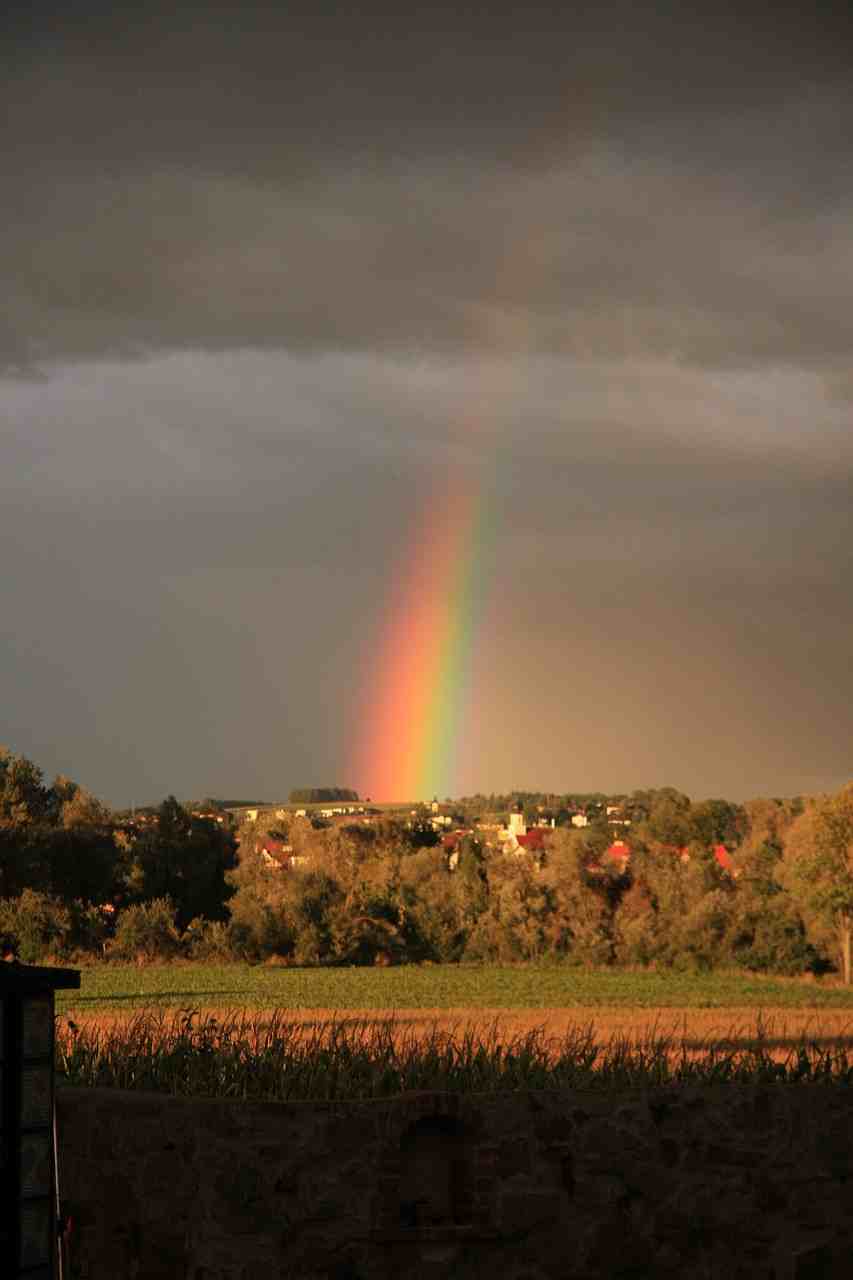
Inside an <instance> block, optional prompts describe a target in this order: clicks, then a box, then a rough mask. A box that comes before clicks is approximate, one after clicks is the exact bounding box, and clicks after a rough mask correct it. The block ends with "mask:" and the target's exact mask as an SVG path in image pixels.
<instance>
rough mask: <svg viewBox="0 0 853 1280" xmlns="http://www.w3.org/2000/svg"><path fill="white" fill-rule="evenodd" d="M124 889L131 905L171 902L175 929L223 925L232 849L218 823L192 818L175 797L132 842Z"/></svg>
mask: <svg viewBox="0 0 853 1280" xmlns="http://www.w3.org/2000/svg"><path fill="white" fill-rule="evenodd" d="M128 862H129V865H128V867H127V871H126V877H125V882H126V887H127V891H128V894H129V896H130V901H131V902H137V903H139V902H145V901H149V900H152V899H155V898H158V899H163V898H169V899H170V900H171V902H172V903H173V905H174V908H175V911H176V918H177V923H178V928H180V929H184V928H186V926H187V925H188V924H189V922H190V920H192V919H193V918H194V917H196V916H204V917H205V919H207V920H222V919H224V918H225V915H226V902H227V900H228V898H229V896H230V892H231V890H230V887H229V885H228V883H227V881H226V879H225V873H226V872H227V871H230V870H231V869H232V868H233V867H234V865H235V844H234V840H233V837H232V836H231V834H230V833H229V832H226V831H223V830H222V829H221V828H220V827H219V825H218V824H217V823H216V822H212V821H209V820H206V819H201V818H193V816H192V814H191V813H190V812H189V810H187V809H185V808H184V807H183V806H182V805H180V804H179V803H178V802H177V800H176V799H175V797H174V796H168V797H167V798H166V800H164V801H163V803H162V804H161V806H160V808H159V810H158V822H157V824H156V825H155V826H152V827H151V828H149V829H146V830H145V831H143V832H142V834H141V835H139V836H138V838H137V839H136V840H135V841H134V843H133V845H132V847H131V849H130V853H129V859H128Z"/></svg>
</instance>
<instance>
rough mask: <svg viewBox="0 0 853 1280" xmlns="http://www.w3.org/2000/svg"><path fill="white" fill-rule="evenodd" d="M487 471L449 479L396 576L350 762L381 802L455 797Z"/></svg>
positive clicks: (362, 787) (359, 781) (363, 786)
mask: <svg viewBox="0 0 853 1280" xmlns="http://www.w3.org/2000/svg"><path fill="white" fill-rule="evenodd" d="M490 505H491V504H490V503H489V500H488V486H487V485H484V484H483V482H482V477H477V476H473V475H471V474H466V473H463V474H455V475H452V476H450V477H449V478H448V480H447V482H446V484H445V486H444V487H443V488H442V490H441V492H440V493H436V494H435V495H434V496H433V498H432V500H431V501H429V502H428V503H427V505H426V508H425V510H424V511H423V512H422V513H421V515H420V518H419V520H418V521H417V523H416V525H415V528H414V530H413V532H412V535H411V536H410V538H409V540H408V542H407V545H406V547H405V550H404V553H403V555H402V557H401V558H400V562H399V565H398V566H397V569H396V571H395V573H394V574H393V575H392V589H391V591H390V592H389V597H388V604H387V610H386V615H385V617H384V620H383V623H382V626H381V630H380V640H379V647H378V655H377V657H376V659H375V660H371V663H370V667H371V670H370V671H369V672H368V673H367V679H366V680H365V684H364V688H363V690H362V693H361V701H360V707H359V712H358V724H357V726H356V729H355V741H356V746H355V750H354V753H353V757H352V761H351V764H350V767H349V769H348V776H349V777H351V778H352V779H353V780H354V785H355V786H356V788H357V790H358V791H359V794H360V795H362V796H366V795H367V796H370V798H371V799H372V800H376V801H391V800H404V801H418V800H428V799H431V798H432V796H433V795H441V796H443V795H446V794H447V793H448V792H449V791H450V789H451V786H452V783H453V780H454V778H455V776H456V767H457V763H458V755H459V742H460V731H461V729H462V723H463V717H464V716H465V714H466V712H467V711H468V709H469V702H470V690H471V682H472V676H473V657H474V648H475V638H476V630H477V622H478V620H479V616H480V612H481V610H480V608H479V598H478V593H479V591H480V590H481V588H482V585H483V577H484V574H483V558H484V552H485V547H486V543H487V538H486V532H487V530H486V522H487V515H488V511H489V508H490Z"/></svg>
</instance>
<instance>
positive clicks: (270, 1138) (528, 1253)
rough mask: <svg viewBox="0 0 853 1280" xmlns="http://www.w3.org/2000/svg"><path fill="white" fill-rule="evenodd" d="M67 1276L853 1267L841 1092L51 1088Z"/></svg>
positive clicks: (852, 1271)
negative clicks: (248, 1097)
mask: <svg viewBox="0 0 853 1280" xmlns="http://www.w3.org/2000/svg"><path fill="white" fill-rule="evenodd" d="M58 1117H59V1141H60V1159H61V1172H62V1183H63V1195H64V1198H65V1199H66V1200H67V1203H68V1206H69V1208H70V1211H71V1213H72V1216H73V1223H74V1225H73V1231H72V1237H71V1241H72V1244H71V1277H75V1278H76V1277H88V1280H125V1278H126V1280H167V1278H168V1280H174V1278H179V1277H180V1278H182V1280H183V1278H186V1280H269V1278H271V1277H272V1278H276V1280H277V1278H278V1277H288V1278H291V1277H292V1278H293V1280H385V1278H386V1277H387V1278H388V1280H391V1277H400V1278H403V1277H406V1278H408V1277H411V1278H412V1280H427V1278H430V1280H431V1278H433V1277H435V1278H437V1277H439V1276H441V1277H444V1276H448V1277H459V1280H462V1278H463V1277H464V1278H465V1280H499V1278H500V1280H545V1278H546V1277H547V1278H548V1280H551V1278H554V1280H556V1278H557V1277H560V1280H564V1278H566V1280H568V1278H570V1277H578V1278H580V1277H588V1278H589V1280H597V1278H603V1277H615V1276H624V1277H628V1276H636V1277H647V1276H661V1277H682V1276H684V1277H687V1276H689V1277H691V1280H702V1278H703V1277H708V1278H710V1277H714V1278H716V1277H724V1278H725V1280H740V1278H741V1277H742V1278H743V1280H812V1278H814V1280H817V1277H820V1278H821V1280H823V1278H824V1277H834V1276H838V1277H841V1276H843V1277H845V1280H847V1277H849V1276H851V1275H853V1093H851V1091H849V1090H846V1089H843V1088H832V1087H821V1086H802V1085H796V1086H785V1085H770V1086H756V1087H754V1088H742V1087H738V1088H733V1087H726V1086H718V1087H716V1088H702V1089H698V1088H697V1089H659V1090H645V1091H640V1090H635V1091H632V1092H629V1091H625V1092H623V1093H620V1094H619V1095H611V1096H604V1095H599V1094H590V1093H581V1092H568V1091H566V1092H562V1093H559V1094H552V1093H524V1094H503V1095H500V1096H487V1095H468V1096H460V1095H456V1094H435V1093H430V1094H426V1093H423V1094H407V1095H405V1096H403V1097H400V1098H395V1099H390V1100H387V1101H377V1102H361V1103H348V1104H336V1103H327V1104H323V1103H307V1102H303V1103H236V1102H226V1101H213V1100H203V1099H184V1098H169V1097H165V1096H162V1095H158V1094H151V1093H126V1092H121V1091H118V1090H111V1089H93V1090H84V1089H71V1088H63V1089H60V1090H59V1093H58Z"/></svg>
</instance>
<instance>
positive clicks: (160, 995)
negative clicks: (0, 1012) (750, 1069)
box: [57, 965, 853, 1061]
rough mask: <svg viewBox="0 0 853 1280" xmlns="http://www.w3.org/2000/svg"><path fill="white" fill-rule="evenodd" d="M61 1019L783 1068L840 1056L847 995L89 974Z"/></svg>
mask: <svg viewBox="0 0 853 1280" xmlns="http://www.w3.org/2000/svg"><path fill="white" fill-rule="evenodd" d="M57 1009H58V1012H59V1013H60V1015H62V1018H61V1020H62V1021H64V1019H65V1018H67V1017H70V1018H71V1019H72V1021H73V1022H74V1024H75V1026H77V1027H80V1028H82V1027H89V1028H91V1029H94V1028H95V1027H99V1028H101V1029H102V1030H103V1031H104V1032H107V1031H112V1030H114V1029H118V1028H121V1027H122V1026H127V1025H129V1023H130V1022H131V1021H132V1020H133V1019H134V1018H135V1017H136V1016H137V1015H139V1013H140V1011H143V1010H144V1011H148V1012H149V1013H151V1012H153V1013H158V1012H159V1013H160V1014H161V1015H163V1016H165V1015H167V1014H168V1015H170V1016H173V1015H176V1014H178V1013H179V1012H180V1011H184V1014H186V1012H188V1011H190V1010H192V1011H196V1012H197V1014H198V1015H199V1016H200V1017H201V1018H202V1019H204V1020H205V1021H206V1022H207V1024H208V1025H212V1024H211V1021H210V1020H211V1019H214V1018H215V1019H216V1021H217V1023H218V1024H219V1025H220V1026H222V1025H227V1024H229V1023H230V1024H232V1025H233V1024H234V1023H235V1021H236V1022H240V1020H241V1019H242V1023H243V1025H244V1026H249V1025H251V1026H252V1027H253V1028H254V1029H255V1031H254V1034H262V1033H263V1028H264V1027H268V1026H269V1025H270V1023H271V1021H272V1022H275V1021H276V1020H281V1019H284V1020H285V1021H286V1023H287V1025H288V1027H289V1028H290V1031H289V1035H291V1036H292V1037H295V1038H296V1039H297V1040H301V1041H302V1042H303V1043H305V1044H307V1043H309V1042H316V1041H317V1037H318V1034H319V1035H320V1036H321V1038H322V1034H323V1033H324V1028H328V1027H329V1026H331V1025H332V1024H334V1025H337V1026H338V1027H345V1028H346V1027H349V1028H357V1027H362V1026H366V1025H368V1024H370V1025H372V1026H377V1025H383V1026H384V1027H385V1028H386V1029H387V1028H390V1031H391V1034H392V1036H393V1038H394V1040H395V1042H396V1043H398V1044H402V1043H404V1042H405V1043H406V1044H412V1043H414V1042H415V1041H417V1040H420V1041H422V1042H423V1043H427V1042H429V1041H430V1039H431V1038H434V1037H435V1036H436V1035H438V1036H440V1037H445V1038H446V1037H448V1036H450V1037H456V1038H457V1039H459V1038H464V1037H465V1036H466V1035H469V1036H471V1035H473V1036H474V1037H475V1038H476V1039H486V1038H488V1037H492V1041H493V1042H495V1041H501V1042H503V1043H505V1044H509V1043H511V1042H513V1041H515V1042H518V1041H519V1040H520V1039H523V1038H524V1037H527V1036H529V1035H531V1034H534V1035H535V1036H536V1038H537V1041H538V1043H540V1044H541V1045H543V1046H547V1047H548V1052H549V1054H550V1055H551V1056H552V1057H557V1056H559V1053H560V1046H562V1045H565V1043H566V1042H567V1040H571V1039H573V1038H574V1039H577V1038H578V1037H581V1038H584V1039H585V1040H586V1041H587V1042H592V1041H594V1042H595V1043H596V1044H598V1045H600V1046H608V1045H609V1046H610V1047H611V1048H612V1047H613V1046H614V1045H617V1044H618V1045H621V1046H623V1047H627V1046H633V1047H634V1048H640V1047H641V1046H643V1045H649V1044H651V1043H652V1042H654V1043H655V1044H656V1045H658V1046H661V1045H663V1044H664V1043H667V1044H668V1045H669V1049H668V1050H667V1052H668V1053H669V1054H670V1055H673V1054H675V1053H678V1054H681V1055H683V1056H684V1055H686V1056H688V1057H690V1058H691V1059H695V1058H700V1057H702V1056H704V1055H706V1054H707V1052H708V1050H709V1048H710V1047H711V1046H715V1047H716V1049H717V1050H727V1051H736V1052H746V1051H750V1050H752V1049H755V1048H756V1047H758V1046H760V1047H761V1048H762V1049H763V1051H764V1052H765V1053H766V1054H768V1055H769V1056H770V1057H771V1058H772V1059H774V1060H776V1061H784V1060H785V1059H787V1058H788V1057H789V1056H790V1055H791V1053H792V1052H794V1051H796V1049H797V1048H798V1047H799V1046H803V1045H805V1044H809V1045H813V1046H815V1047H819V1048H821V1049H844V1050H849V1049H851V1048H853V991H850V990H849V989H847V988H845V987H843V986H841V985H840V984H839V983H838V982H837V981H833V980H831V979H830V980H827V979H822V980H820V981H815V980H814V979H811V980H809V979H804V978H775V977H774V978H768V977H758V976H755V975H749V974H743V973H713V974H673V973H657V972H650V971H615V970H597V971H596V970H574V969H568V968H565V967H563V968H560V967H556V966H533V965H529V966H516V967H512V966H506V967H500V966H469V965H464V966H401V967H400V968H397V969H329V968H322V969H295V968H288V967H285V966H242V965H229V966H218V967H214V966H202V965H172V966H165V965H164V966H151V967H149V968H146V969H141V970H140V969H136V968H118V967H109V968H108V967H101V968H93V969H86V970H83V971H82V982H81V990H80V991H79V992H66V993H59V995H58V1000H57Z"/></svg>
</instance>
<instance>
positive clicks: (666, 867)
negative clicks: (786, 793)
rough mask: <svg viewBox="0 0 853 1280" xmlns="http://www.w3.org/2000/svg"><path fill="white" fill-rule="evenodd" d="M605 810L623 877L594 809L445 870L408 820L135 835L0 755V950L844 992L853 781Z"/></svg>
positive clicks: (474, 849) (163, 825)
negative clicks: (756, 975)
mask: <svg viewBox="0 0 853 1280" xmlns="http://www.w3.org/2000/svg"><path fill="white" fill-rule="evenodd" d="M605 799H606V797H605ZM620 799H621V802H622V803H621V811H622V812H623V813H624V812H630V813H631V815H632V816H631V819H630V821H631V826H630V827H629V828H625V829H622V828H620V829H619V835H620V838H624V839H626V840H627V841H628V844H629V846H630V858H629V859H628V861H627V863H623V862H622V861H618V860H614V859H612V858H611V857H610V856H609V855H608V849H609V846H610V844H611V842H612V841H613V838H614V830H613V828H612V827H611V826H610V825H609V824H608V822H607V820H606V817H605V816H604V813H602V815H601V816H599V817H598V818H597V819H596V820H594V821H593V822H591V824H590V826H588V827H586V828H582V829H574V828H572V827H571V826H560V827H557V828H555V829H552V830H549V831H548V833H547V843H546V844H545V846H544V848H543V849H541V850H538V851H536V852H528V851H526V850H523V849H522V850H517V851H514V852H507V853H503V852H501V851H500V850H499V849H498V848H495V847H490V846H489V844H487V842H486V840H485V839H483V838H480V833H476V832H475V833H472V834H469V835H466V836H465V837H464V838H461V839H460V841H459V844H458V849H457V852H458V855H459V856H458V861H456V863H455V866H454V867H453V868H451V865H450V860H449V858H448V850H447V849H446V848H445V847H444V846H443V845H442V843H441V841H440V840H439V837H438V836H437V835H436V834H435V833H434V832H433V831H432V829H431V827H430V825H429V822H428V821H427V820H426V819H425V817H424V815H420V816H419V818H417V819H416V820H415V821H414V822H410V821H403V820H399V819H394V818H391V817H386V818H382V819H381V820H379V821H378V822H377V823H376V824H374V825H370V826H365V825H363V824H352V825H349V826H347V825H339V826H330V827H322V828H318V827H315V825H314V824H313V823H312V822H311V821H310V819H308V818H296V817H294V818H289V819H287V820H286V821H284V822H282V821H280V820H272V822H271V820H270V819H268V818H265V817H264V815H261V816H260V818H259V819H258V820H257V821H256V822H255V823H244V824H243V826H242V827H241V829H240V830H239V831H238V832H236V833H235V832H232V831H231V830H229V829H228V827H227V824H225V823H223V824H217V823H216V821H214V820H210V819H207V818H204V819H200V818H196V817H194V816H193V815H192V813H191V812H190V811H189V810H188V809H186V808H185V807H184V806H182V805H180V804H178V802H177V801H176V800H175V799H174V797H168V798H167V799H166V800H165V801H164V802H163V804H162V805H161V806H160V809H159V811H158V814H157V821H156V823H153V824H151V825H150V826H144V827H142V828H140V829H134V828H132V827H131V826H130V825H129V824H127V823H118V822H116V821H115V820H114V819H113V818H112V816H111V815H110V814H109V812H108V810H107V809H106V808H105V806H103V805H101V804H100V803H99V802H98V801H97V800H95V799H94V797H92V796H90V795H89V793H87V792H85V791H84V790H83V789H82V788H80V787H77V786H76V785H75V784H74V783H71V782H69V780H67V779H63V778H59V779H56V780H55V782H54V783H53V784H52V785H51V786H47V785H45V782H44V779H43V777H42V775H41V771H40V770H39V769H38V767H37V766H35V765H34V764H32V762H30V761H27V760H25V759H23V757H20V756H15V755H13V754H12V753H10V752H8V751H7V752H2V753H0V932H2V934H3V935H4V938H5V940H6V945H7V947H9V948H13V949H15V950H16V951H17V953H18V954H19V956H20V958H21V959H23V960H26V961H29V962H31V963H34V962H38V961H42V962H43V961H45V960H46V959H48V958H50V959H55V960H62V961H71V960H73V961H75V962H77V963H91V961H92V960H93V959H95V958H104V957H105V958H115V959H117V960H123V961H127V960H128V959H138V960H146V959H157V958H162V959H174V958H178V957H186V958H189V959H194V960H211V961H212V960H219V961H228V960H240V961H251V962H260V961H263V960H264V959H267V958H269V957H271V956H277V957H279V958H280V959H281V960H282V961H285V962H288V963H293V964H298V965H317V964H330V965H334V964H373V963H377V962H380V963H404V962H413V963H417V962H425V961H431V962H433V963H457V962H467V961H472V962H490V961H493V962H501V963H513V962H525V961H540V962H541V961H554V962H558V963H565V964H568V965H595V966H600V965H611V966H632V967H637V966H642V967H654V968H666V969H694V970H712V969H714V968H740V969H743V970H746V971H752V972H763V973H778V974H790V975H794V974H800V973H805V972H813V973H816V974H821V973H825V972H831V971H839V972H840V973H841V974H842V976H843V977H844V979H845V981H848V982H849V981H850V978H851V963H850V941H851V939H850V932H851V921H853V783H851V784H849V785H848V786H846V787H844V788H842V790H841V791H839V792H838V793H837V794H834V795H826V796H815V797H803V798H800V799H797V800H778V799H766V800H765V799H760V800H753V801H750V802H748V803H746V804H744V805H735V804H731V803H729V802H727V801H725V800H711V801H703V802H700V803H692V802H691V800H690V799H689V797H687V796H685V795H683V794H682V793H680V792H678V791H676V790H674V789H673V788H662V789H657V790H653V791H643V792H634V793H633V795H632V796H630V797H621V798H620ZM605 807H606V806H605ZM265 837H270V838H276V839H277V840H278V841H279V845H281V844H282V843H283V842H286V844H287V845H288V846H289V855H288V856H289V857H290V858H292V859H293V861H292V864H291V866H290V867H289V868H286V867H282V866H281V865H280V864H279V862H278V861H277V860H276V859H272V860H270V859H269V857H264V855H263V852H262V846H263V842H264V838H265ZM720 847H723V848H724V849H725V850H726V851H727V858H726V859H725V860H724V862H721V860H720V858H719V857H718V850H719V849H720Z"/></svg>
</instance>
